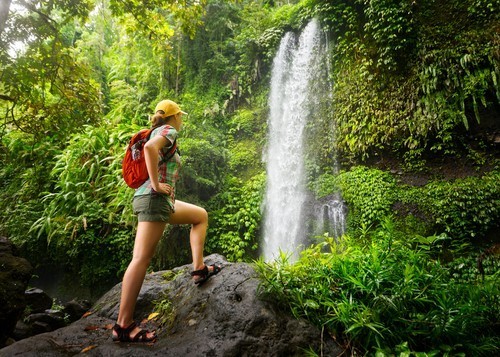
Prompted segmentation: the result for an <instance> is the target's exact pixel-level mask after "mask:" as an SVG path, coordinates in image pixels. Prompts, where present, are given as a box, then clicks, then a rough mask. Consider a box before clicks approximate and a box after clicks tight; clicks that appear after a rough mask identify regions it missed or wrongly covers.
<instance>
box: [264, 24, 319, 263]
mask: <svg viewBox="0 0 500 357" xmlns="http://www.w3.org/2000/svg"><path fill="white" fill-rule="evenodd" d="M321 42H322V32H321V29H320V26H319V23H318V21H317V20H312V21H311V22H310V23H309V24H308V25H307V26H306V27H305V28H304V30H303V31H302V33H301V34H300V37H298V38H297V36H296V35H295V34H293V33H291V32H288V33H287V34H285V36H284V37H283V39H282V40H281V44H280V47H279V50H278V53H277V54H276V57H275V59H274V62H273V69H272V77H271V92H270V97H269V105H270V115H269V121H268V124H269V143H268V148H267V153H266V161H267V188H266V196H265V201H264V241H263V251H262V254H263V256H264V259H266V260H270V259H272V258H275V257H276V256H277V255H278V254H279V251H280V250H281V251H284V252H287V253H290V254H291V255H292V257H297V256H298V252H299V250H300V249H301V245H303V244H304V239H305V237H306V231H307V225H306V220H307V219H308V215H309V212H306V211H307V206H308V200H309V199H308V193H307V191H306V177H305V167H304V147H305V145H304V131H305V129H306V125H307V122H308V120H310V117H311V115H313V114H314V113H313V110H312V108H313V106H314V102H315V100H316V97H317V95H315V94H317V93H314V92H313V91H314V90H318V88H315V87H314V86H313V84H314V83H315V78H316V76H317V75H318V73H321V71H320V70H319V68H320V66H321V65H322V59H323V58H324V56H325V50H324V48H323V47H324V46H322V44H321Z"/></svg>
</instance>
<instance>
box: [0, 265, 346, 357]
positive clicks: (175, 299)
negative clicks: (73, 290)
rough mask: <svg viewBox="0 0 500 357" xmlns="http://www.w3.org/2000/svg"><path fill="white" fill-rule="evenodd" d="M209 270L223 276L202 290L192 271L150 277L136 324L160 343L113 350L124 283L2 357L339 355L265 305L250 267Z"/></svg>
mask: <svg viewBox="0 0 500 357" xmlns="http://www.w3.org/2000/svg"><path fill="white" fill-rule="evenodd" d="M206 262H207V263H214V262H217V263H222V265H223V266H224V268H223V270H222V271H221V272H220V273H219V274H218V275H216V276H213V277H211V278H210V280H209V281H207V282H206V283H205V284H204V285H203V286H201V287H198V286H196V285H194V283H193V282H192V280H191V276H190V275H189V273H190V271H191V266H189V265H185V266H182V267H178V268H175V269H173V270H169V271H163V272H156V273H153V274H149V275H148V276H147V277H146V280H145V282H144V285H143V288H142V290H141V293H140V295H139V299H138V302H137V308H136V316H135V318H136V320H137V321H141V320H144V319H146V318H147V317H148V316H149V315H150V314H151V313H152V312H155V311H156V312H161V314H160V315H159V316H157V318H156V320H149V321H146V322H145V325H146V326H147V327H148V328H150V329H151V328H152V329H156V331H157V334H158V336H159V338H158V340H157V341H156V342H155V343H153V344H127V343H114V342H112V340H111V330H110V328H111V327H112V325H113V324H114V323H115V319H116V317H117V315H118V308H119V299H120V293H121V284H118V285H116V286H115V287H114V288H113V289H111V290H110V291H109V292H107V293H106V294H105V295H103V296H102V298H101V299H99V300H98V301H97V302H96V303H95V304H94V306H93V307H92V309H91V312H92V313H91V314H86V316H85V317H83V318H81V319H80V320H78V321H76V322H74V323H73V324H71V325H69V326H67V327H64V328H61V329H58V330H56V331H54V332H50V333H45V334H41V335H37V336H34V337H31V338H28V339H25V340H22V341H19V342H17V343H15V344H13V345H11V346H8V347H6V348H4V349H1V350H0V356H4V355H5V356H9V355H15V354H18V355H21V354H22V355H23V356H36V355H40V354H42V355H49V354H50V355H51V356H63V355H64V356H67V355H71V354H76V353H79V352H81V351H83V350H85V352H86V354H87V355H91V356H151V355H161V356H225V357H226V356H227V357H231V356H287V357H288V356H303V355H304V350H309V349H312V350H315V351H316V352H317V353H318V354H319V353H320V351H321V352H322V353H323V355H328V356H331V355H338V354H340V353H342V351H341V350H340V349H339V348H338V347H337V346H336V344H335V343H334V341H332V340H331V339H330V338H329V337H328V336H323V337H322V336H321V331H320V330H319V329H317V328H316V327H314V326H312V325H310V324H309V323H307V322H306V321H303V320H297V319H295V318H293V317H292V316H290V315H289V314H286V313H284V312H282V311H279V310H278V309H276V308H275V306H274V305H273V303H272V302H270V301H262V300H260V299H259V296H258V293H257V287H258V284H259V280H258V279H257V277H256V273H255V271H254V270H253V268H252V267H251V266H250V265H249V264H245V263H228V262H227V261H225V259H224V258H223V257H222V256H220V255H211V256H209V257H207V258H206Z"/></svg>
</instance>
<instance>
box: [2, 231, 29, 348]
mask: <svg viewBox="0 0 500 357" xmlns="http://www.w3.org/2000/svg"><path fill="white" fill-rule="evenodd" d="M32 272H33V268H32V266H31V264H30V263H29V262H28V261H27V260H26V259H24V258H20V257H19V256H17V250H16V248H15V246H14V245H13V244H12V242H10V241H9V239H7V238H5V237H0V347H3V346H4V344H5V341H6V340H7V337H8V336H9V335H10V334H11V333H12V331H13V330H14V328H15V326H16V323H17V320H18V319H19V317H20V316H21V314H22V312H23V311H24V308H25V307H26V302H25V298H24V291H25V290H26V287H27V286H28V281H29V280H30V278H31V273H32Z"/></svg>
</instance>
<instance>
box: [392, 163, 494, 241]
mask: <svg viewBox="0 0 500 357" xmlns="http://www.w3.org/2000/svg"><path fill="white" fill-rule="evenodd" d="M398 196H399V200H401V201H402V202H404V203H413V204H417V205H419V207H420V208H421V210H422V211H423V212H426V213H427V214H429V215H430V216H431V217H432V222H433V223H434V224H435V227H436V229H438V230H440V231H442V230H444V231H445V232H447V233H448V234H449V235H451V236H452V237H454V238H461V239H474V238H475V237H482V236H484V235H485V233H486V232H488V230H490V229H492V228H494V227H497V226H498V222H499V218H500V172H499V171H491V172H489V173H487V174H485V175H484V176H482V177H468V178H464V179H457V180H454V181H444V182H442V181H441V182H440V181H434V182H430V183H429V184H427V185H426V186H425V187H413V188H410V187H402V188H401V190H400V192H399V194H398Z"/></svg>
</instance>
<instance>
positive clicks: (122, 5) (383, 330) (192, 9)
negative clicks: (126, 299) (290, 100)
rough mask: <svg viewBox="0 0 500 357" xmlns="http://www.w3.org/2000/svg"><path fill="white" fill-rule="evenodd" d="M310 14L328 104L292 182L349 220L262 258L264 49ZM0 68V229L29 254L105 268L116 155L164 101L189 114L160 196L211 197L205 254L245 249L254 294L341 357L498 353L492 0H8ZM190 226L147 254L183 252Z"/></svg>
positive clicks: (120, 211) (0, 31)
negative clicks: (340, 207) (326, 54)
mask: <svg viewBox="0 0 500 357" xmlns="http://www.w3.org/2000/svg"><path fill="white" fill-rule="evenodd" d="M313 17H316V18H318V19H319V20H320V22H321V24H322V27H323V29H324V31H325V33H326V34H327V38H328V41H329V42H330V46H329V49H330V64H331V66H330V68H331V73H330V77H331V78H330V80H331V83H332V96H331V100H332V103H331V105H332V108H333V110H331V111H328V112H326V111H325V113H323V114H324V115H323V116H322V118H323V119H322V120H320V121H319V122H318V123H312V124H311V125H313V126H315V127H316V130H313V133H315V134H314V136H315V137H313V138H310V139H309V142H310V143H312V145H314V147H313V149H314V150H316V152H317V153H318V154H319V157H320V160H315V161H314V162H310V163H309V164H308V165H307V167H308V187H309V189H310V190H311V192H313V193H314V194H315V195H316V196H317V197H324V196H328V195H330V194H332V193H334V192H340V193H341V194H342V197H343V199H344V200H345V202H346V204H347V206H348V208H349V215H348V222H347V231H346V234H345V236H344V237H343V238H342V239H341V240H340V241H339V242H337V241H336V240H334V239H333V238H331V237H327V236H324V237H317V238H318V240H317V244H314V245H312V246H311V247H310V248H308V249H306V250H305V251H304V252H303V253H302V257H301V258H300V260H299V261H298V262H296V263H294V264H291V263H290V262H289V261H288V259H287V256H286V255H283V256H282V257H281V259H279V260H278V261H276V262H273V263H269V262H268V263H266V262H263V261H260V260H258V259H257V258H258V252H259V250H258V249H259V241H260V238H261V231H260V227H261V218H262V217H261V208H260V207H261V203H262V197H263V193H264V188H265V182H266V177H265V166H264V164H263V162H262V151H263V148H264V147H265V145H266V133H267V129H266V126H267V115H268V103H267V99H268V94H269V79H270V73H271V66H272V60H273V56H274V54H275V52H276V50H277V47H278V45H279V41H280V39H281V37H282V36H283V34H284V33H285V32H286V31H299V30H300V29H301V28H302V27H303V26H304V25H305V24H306V23H307V22H308V21H309V20H310V19H311V18H313ZM0 78H1V81H0V111H1V121H0V125H1V128H0V155H1V163H2V164H1V167H0V178H1V180H0V185H1V190H0V195H1V200H0V211H1V216H0V234H2V235H5V236H8V237H9V238H10V239H11V240H13V241H14V242H15V243H16V244H17V245H18V246H19V247H20V248H21V249H22V252H23V254H24V255H25V256H26V257H27V258H28V259H29V260H30V261H31V262H32V263H33V265H35V266H51V265H52V266H58V267H61V266H62V267H64V268H65V269H66V270H67V271H68V272H72V273H73V274H75V276H79V278H80V279H81V281H82V283H83V284H86V285H100V284H104V283H105V282H109V283H112V282H115V281H117V279H119V278H120V277H121V275H122V274H123V272H124V269H125V268H126V266H127V264H128V261H129V259H130V253H131V248H132V244H133V236H134V229H135V222H134V217H133V215H132V213H131V204H130V203H131V197H132V195H133V190H131V189H129V188H128V187H127V186H126V185H125V184H124V182H123V180H122V178H121V173H120V170H121V159H122V158H123V155H124V150H125V147H126V144H127V142H128V140H129V138H130V136H131V134H132V133H134V132H136V131H137V130H138V129H140V128H143V127H146V126H148V120H149V119H148V118H149V117H148V116H149V115H151V114H152V110H153V108H154V105H155V104H156V103H157V102H158V101H159V100H161V99H164V98H170V99H173V100H175V101H177V102H178V103H180V104H181V105H182V108H183V109H184V110H186V111H187V112H188V113H189V116H188V117H187V120H185V124H184V128H183V131H182V132H181V137H180V139H179V141H180V146H181V149H182V159H183V172H182V180H181V182H180V187H179V188H178V193H177V195H178V197H180V198H181V199H183V200H186V201H190V202H193V203H197V204H200V205H202V206H204V207H206V208H207V210H208V211H209V214H210V228H209V230H210V231H209V237H208V243H207V244H208V246H207V250H208V252H219V253H221V254H223V255H225V256H226V257H227V258H228V259H229V260H231V261H249V262H251V261H254V259H257V260H256V267H257V270H258V271H259V273H260V274H261V276H262V279H263V285H262V290H263V293H264V294H265V295H266V296H270V298H272V299H274V300H277V301H279V302H280V304H281V306H282V307H283V308H284V309H287V310H289V311H291V312H292V313H294V314H295V315H296V316H298V317H303V318H306V319H309V320H310V321H312V322H314V323H315V324H317V325H318V326H319V327H321V328H322V329H323V331H324V333H325V334H328V335H331V336H335V338H336V340H337V341H338V343H340V344H342V345H343V346H344V347H345V348H347V349H350V350H351V351H352V353H355V354H357V355H363V354H368V355H379V356H385V355H397V356H410V355H415V356H417V355H418V356H437V355H449V356H451V355H468V356H469V355H485V356H490V355H494V354H496V353H499V350H498V346H499V345H500V338H499V336H498V332H497V331H498V328H499V323H500V291H499V290H500V284H499V283H500V280H499V263H498V248H496V247H498V245H495V244H498V243H499V242H498V229H499V228H500V167H499V155H498V154H499V147H500V83H499V82H500V1H499V0H425V1H418V2H417V1H412V0H401V1H394V0H371V1H370V0H355V1H345V0H301V1H299V0H288V1H285V0H283V1H280V0H175V1H174V0H167V1H160V0H148V1H138V0H62V1H54V0H7V1H3V2H2V5H1V8H0ZM325 128H330V129H328V130H326V129H325ZM331 128H334V130H333V131H332V130H331ZM334 160H338V162H339V163H340V168H341V170H340V171H339V172H336V171H334V170H332V167H333V161H334ZM187 231H188V227H171V228H169V229H168V230H167V232H166V233H165V236H166V239H164V240H163V241H162V244H161V247H159V251H158V254H157V257H155V261H154V263H153V267H152V268H153V269H155V270H157V269H166V268H171V267H173V266H176V265H180V264H185V263H188V262H189V251H188V243H187V239H186V235H187ZM495 252H496V254H497V255H496V256H495ZM478 262H479V263H480V264H479V265H478ZM305 353H307V354H310V355H316V354H319V353H320V352H319V351H307V352H305Z"/></svg>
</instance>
